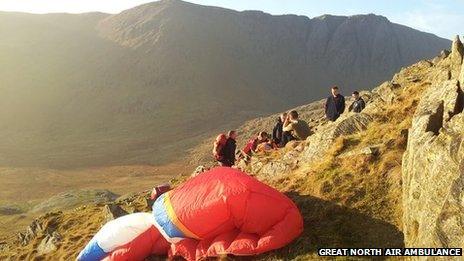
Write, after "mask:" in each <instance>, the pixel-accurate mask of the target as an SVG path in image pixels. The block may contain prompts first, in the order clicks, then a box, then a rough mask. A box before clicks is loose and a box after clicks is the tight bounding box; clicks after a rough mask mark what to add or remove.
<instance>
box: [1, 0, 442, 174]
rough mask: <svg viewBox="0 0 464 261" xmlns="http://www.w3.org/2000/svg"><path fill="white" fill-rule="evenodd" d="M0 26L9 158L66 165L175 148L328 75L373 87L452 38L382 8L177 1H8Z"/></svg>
mask: <svg viewBox="0 0 464 261" xmlns="http://www.w3.org/2000/svg"><path fill="white" fill-rule="evenodd" d="M0 37H1V39H2V42H1V44H0V67H1V68H2V70H1V72H0V80H1V82H2V85H1V87H0V165H4V166H43V167H66V168H68V167H86V166H90V165H91V166H102V165H105V166H107V165H112V164H145V163H165V162H167V161H168V160H172V159H178V158H179V156H181V157H182V156H184V155H185V154H186V153H185V150H187V149H189V148H193V147H194V146H195V145H196V144H197V143H198V141H201V140H202V138H205V137H207V136H209V135H210V134H211V133H213V132H215V131H217V130H220V129H223V128H228V127H230V126H234V125H238V124H240V123H241V122H243V120H245V119H250V118H253V117H256V116H259V115H267V114H270V113H275V112H278V111H280V110H283V109H286V108H290V107H293V106H297V105H299V104H305V103H307V102H309V101H313V100H315V99H319V98H320V97H322V96H323V95H325V93H326V90H327V88H328V87H329V86H330V85H332V84H339V85H340V86H341V87H342V88H343V89H344V90H345V91H346V92H349V91H351V90H353V89H363V88H368V87H370V86H373V85H375V84H377V83H379V82H381V81H383V80H386V79H387V78H388V77H390V75H391V74H392V73H393V72H395V71H397V70H398V69H399V68H401V67H402V66H405V65H409V64H412V63H414V62H416V61H417V60H419V59H422V58H424V57H425V58H428V57H433V56H434V55H436V54H437V53H438V52H439V51H440V50H441V49H444V48H447V47H448V46H449V44H450V42H449V41H448V40H445V39H441V38H438V37H436V36H434V35H431V34H428V33H423V32H419V31H416V30H413V29H411V28H408V27H405V26H402V25H398V24H394V23H391V22H390V21H388V19H386V18H385V17H382V16H376V15H357V16H350V17H344V16H330V15H325V16H321V17H316V18H312V19H310V18H308V17H303V16H295V15H283V16H272V15H269V14H265V13H263V12H259V11H245V12H236V11H232V10H227V9H222V8H216V7H205V6H199V5H194V4H190V3H186V2H182V1H178V0H163V1H159V2H154V3H150V4H146V5H142V6H139V7H136V8H133V9H130V10H127V11H124V12H122V13H120V14H116V15H109V14H101V13H89V14H80V15H72V14H47V15H32V14H21V13H5V12H1V13H0ZM256 97H259V99H256ZM179 154H180V155H179Z"/></svg>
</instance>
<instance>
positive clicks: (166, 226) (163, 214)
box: [153, 193, 185, 238]
mask: <svg viewBox="0 0 464 261" xmlns="http://www.w3.org/2000/svg"><path fill="white" fill-rule="evenodd" d="M165 196H166V193H164V194H162V195H161V196H160V197H158V198H157V199H156V201H155V203H153V215H154V216H155V221H156V223H158V225H159V226H160V227H161V228H162V229H163V230H164V232H165V233H166V235H168V236H169V237H171V238H174V237H180V238H185V235H184V233H182V232H181V231H180V230H179V229H178V228H177V226H176V225H174V223H172V221H171V219H170V218H169V215H168V213H167V211H166V206H165V205H164V197H165Z"/></svg>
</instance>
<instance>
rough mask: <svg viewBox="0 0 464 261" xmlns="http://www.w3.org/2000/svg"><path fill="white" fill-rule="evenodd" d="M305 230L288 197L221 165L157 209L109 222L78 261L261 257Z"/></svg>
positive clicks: (182, 187)
mask: <svg viewBox="0 0 464 261" xmlns="http://www.w3.org/2000/svg"><path fill="white" fill-rule="evenodd" d="M133 215H138V216H137V218H135V217H133V218H131V217H130V216H133ZM123 218H125V219H124V220H123V221H120V220H121V219H123ZM136 223H137V224H136ZM127 231H131V232H130V233H129V232H127ZM302 231H303V219H302V217H301V214H300V212H299V210H298V208H297V207H296V206H295V204H294V203H293V202H292V201H291V200H290V199H289V198H288V197H286V196H285V195H283V194H282V193H280V192H278V191H277V190H275V189H273V188H271V187H269V186H267V185H265V184H263V183H261V182H259V181H258V180H257V179H255V178H253V177H250V176H249V175H248V174H246V173H244V172H241V171H239V170H236V169H232V168H227V167H219V168H215V169H212V170H210V171H207V172H204V173H201V174H199V175H198V176H196V177H194V178H191V179H190V180H188V181H187V182H185V183H184V184H182V185H180V186H179V187H177V188H175V189H173V190H170V191H168V192H166V193H164V194H161V196H159V197H158V198H157V199H156V201H155V203H154V204H153V213H137V214H132V215H128V216H125V217H121V218H119V219H116V220H113V221H111V222H109V223H108V224H107V225H105V226H104V227H103V228H102V229H101V230H100V231H99V232H98V233H97V234H96V235H95V237H94V238H93V239H92V240H91V241H90V242H89V244H88V245H87V247H86V248H85V249H84V250H83V251H82V252H81V254H80V255H79V257H78V260H101V259H103V258H106V259H107V260H143V259H144V258H145V257H147V256H150V255H152V254H156V255H166V254H167V255H168V256H169V257H175V256H180V257H183V258H185V259H187V260H198V259H202V258H206V257H216V256H221V255H240V256H243V255H258V254H261V253H264V252H267V251H271V250H274V249H278V248H281V247H283V246H285V245H287V244H289V243H290V242H291V241H293V240H294V239H295V238H296V237H298V236H299V235H300V234H301V232H302ZM95 246H97V247H95ZM95 253H96V254H95ZM115 253H116V254H115Z"/></svg>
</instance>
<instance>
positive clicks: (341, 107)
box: [325, 86, 345, 121]
mask: <svg viewBox="0 0 464 261" xmlns="http://www.w3.org/2000/svg"><path fill="white" fill-rule="evenodd" d="M344 111H345V97H343V95H341V94H340V90H339V89H338V87H337V86H334V87H332V95H330V96H329V97H328V98H327V101H326V102H325V115H326V117H327V119H329V120H331V121H336V120H337V119H338V117H340V115H341V114H342V113H343V112H344Z"/></svg>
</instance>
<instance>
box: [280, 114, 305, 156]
mask: <svg viewBox="0 0 464 261" xmlns="http://www.w3.org/2000/svg"><path fill="white" fill-rule="evenodd" d="M283 131H284V133H283V138H282V143H281V145H282V147H285V145H286V144H287V143H288V142H289V141H291V140H305V139H306V138H307V137H308V136H309V135H310V134H311V128H309V125H308V123H307V122H305V121H303V120H300V119H298V112H297V111H291V112H290V113H289V114H288V116H287V118H286V119H285V121H284V124H283Z"/></svg>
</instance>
